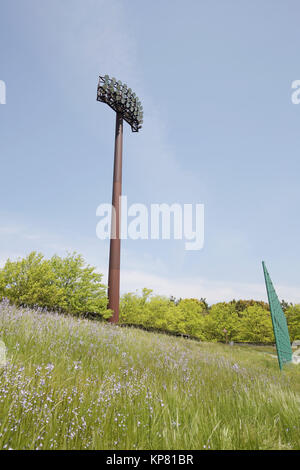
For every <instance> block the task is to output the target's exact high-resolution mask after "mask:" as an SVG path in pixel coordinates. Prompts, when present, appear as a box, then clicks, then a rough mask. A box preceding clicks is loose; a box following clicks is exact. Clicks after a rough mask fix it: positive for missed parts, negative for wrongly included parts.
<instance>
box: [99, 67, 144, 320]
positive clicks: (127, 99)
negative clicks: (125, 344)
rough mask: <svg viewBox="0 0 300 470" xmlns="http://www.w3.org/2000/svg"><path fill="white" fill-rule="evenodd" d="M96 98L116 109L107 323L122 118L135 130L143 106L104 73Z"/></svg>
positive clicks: (114, 294) (116, 266) (116, 262)
mask: <svg viewBox="0 0 300 470" xmlns="http://www.w3.org/2000/svg"><path fill="white" fill-rule="evenodd" d="M97 101H102V103H106V104H108V106H110V108H112V109H113V110H114V111H115V112H116V133H115V153H114V173H113V191H112V206H113V208H114V210H113V213H112V217H111V235H110V253H109V269H108V308H109V309H111V310H112V311H113V315H112V317H111V318H110V322H112V323H118V321H119V303H120V257H121V239H120V234H121V207H120V198H121V194H122V150H123V120H125V121H126V122H127V123H128V124H129V125H130V126H131V130H132V132H138V131H139V130H140V129H141V128H142V124H143V107H142V105H141V102H140V101H139V99H138V97H137V96H136V94H135V93H133V91H132V90H131V88H128V87H127V85H126V84H123V83H122V82H121V81H117V80H116V79H115V78H114V77H113V78H109V76H108V75H105V76H104V77H101V76H100V77H99V82H98V90H97Z"/></svg>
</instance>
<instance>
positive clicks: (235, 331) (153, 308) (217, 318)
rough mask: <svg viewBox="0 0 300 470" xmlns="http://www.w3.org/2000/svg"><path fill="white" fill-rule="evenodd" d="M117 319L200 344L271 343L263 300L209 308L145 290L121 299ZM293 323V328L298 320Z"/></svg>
mask: <svg viewBox="0 0 300 470" xmlns="http://www.w3.org/2000/svg"><path fill="white" fill-rule="evenodd" d="M299 313H300V308H299ZM295 318H298V317H297V316H295ZM120 319H121V322H122V323H125V324H134V325H140V326H142V327H144V328H148V329H158V330H162V331H167V332H171V333H175V334H182V335H188V336H191V337H194V338H198V339H200V340H203V341H210V342H214V341H220V342H229V341H235V342H253V343H273V342H274V335H273V328H272V320H271V316H270V312H269V309H268V304H266V303H265V302H262V301H254V300H239V301H235V300H233V301H231V302H227V303H226V302H220V303H217V304H215V305H212V306H211V307H210V308H208V306H207V304H206V302H205V299H201V300H198V299H180V300H179V301H178V302H174V298H170V299H167V298H165V297H161V296H153V295H152V291H150V290H148V289H144V290H143V293H142V295H141V296H139V295H138V294H132V293H130V294H125V295H124V296H123V297H122V298H121V304H120ZM294 323H295V325H296V323H297V320H295V321H294Z"/></svg>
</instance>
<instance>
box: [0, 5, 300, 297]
mask: <svg viewBox="0 0 300 470" xmlns="http://www.w3.org/2000/svg"><path fill="white" fill-rule="evenodd" d="M299 13H300V5H299V2H298V1H296V0H295V1H294V0H293V1H291V0H288V1H285V2H283V1H279V0H273V1H269V0H254V1H251V2H250V1H249V0H245V1H241V0H236V1H229V0H218V1H216V0H215V1H212V0H206V1H200V0H185V1H182V0H180V1H178V0H164V1H161V0H152V1H151V2H149V1H145V0H139V1H137V0H110V1H109V2H105V1H102V0H63V1H62V0H44V1H40V0H1V4H0V80H4V81H5V83H6V87H7V104H6V105H1V106H0V133H1V134H0V135H1V139H0V152H1V153H0V155H1V167H0V168H1V186H0V197H1V199H0V200H1V205H0V261H1V263H2V264H3V262H4V260H5V259H6V258H7V257H8V256H9V257H11V258H15V257H17V256H22V255H24V254H26V253H28V252H30V251H31V250H33V249H35V250H38V251H41V252H43V253H44V254H45V255H46V256H50V255H52V254H54V253H58V254H61V255H62V254H64V253H65V251H66V250H76V251H78V252H80V253H82V254H83V255H84V256H85V258H86V259H87V260H88V262H89V263H91V264H93V265H96V266H97V267H98V269H99V270H100V271H101V272H103V273H104V276H105V278H106V277H107V267H108V243H107V242H103V241H100V240H98V239H97V238H96V224H97V222H98V219H97V217H96V208H97V206H98V205H99V204H100V203H102V202H110V200H111V180H112V164H113V137H114V125H115V119H114V114H113V112H112V111H111V110H110V109H109V108H108V107H106V106H105V105H103V104H101V103H97V102H96V88H97V79H98V75H99V74H106V73H107V74H109V75H111V76H116V77H117V78H118V79H120V80H122V81H124V82H126V83H128V84H129V86H131V88H133V89H134V90H135V91H136V93H137V95H138V96H139V97H140V99H141V101H142V102H143V106H144V114H145V117H144V128H143V130H142V131H141V132H140V133H139V134H132V133H131V130H130V129H129V127H128V126H127V125H126V127H125V135H124V172H123V193H124V194H126V195H127V196H128V203H129V204H131V203H134V202H140V203H144V204H147V205H149V204H150V203H162V202H167V203H173V202H177V203H181V204H184V203H194V204H195V203H203V204H204V205H205V244H204V248H203V250H201V251H199V252H192V251H191V252H188V251H185V250H184V241H172V240H171V241H165V240H161V241H151V240H149V241H138V242H137V241H131V240H127V241H124V242H123V243H122V276H121V288H122V291H128V290H131V291H133V290H135V289H136V288H141V287H144V286H146V287H149V288H153V289H154V290H155V292H158V293H163V294H166V295H174V296H176V297H180V296H194V297H201V296H203V297H207V299H208V300H209V302H216V301H218V300H219V301H221V300H227V299H230V298H233V297H236V298H241V297H242V298H252V297H255V298H262V299H265V298H266V295H265V290H264V285H263V273H262V268H261V260H262V259H264V260H265V261H266V264H267V267H268V269H269V272H270V275H271V277H272V278H273V280H274V284H275V285H276V286H277V289H278V293H279V296H280V297H285V298H286V300H290V301H298V302H300V269H299V261H300V249H299V239H300V223H299V215H298V214H299V205H300V188H299V185H298V180H299V169H300V165H299V157H298V152H299V150H298V148H299V136H300V105H298V106H297V105H294V104H292V102H291V83H292V81H293V80H296V79H300V67H299V60H298V57H299V44H300V29H299Z"/></svg>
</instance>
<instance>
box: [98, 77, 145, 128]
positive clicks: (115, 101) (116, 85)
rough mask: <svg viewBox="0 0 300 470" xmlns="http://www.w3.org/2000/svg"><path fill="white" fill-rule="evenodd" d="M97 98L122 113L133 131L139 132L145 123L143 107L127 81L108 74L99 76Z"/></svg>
mask: <svg viewBox="0 0 300 470" xmlns="http://www.w3.org/2000/svg"><path fill="white" fill-rule="evenodd" d="M97 100H98V101H102V102H103V103H106V104H108V106H110V107H111V108H112V109H113V110H114V111H116V112H117V113H121V114H122V117H123V119H124V120H125V121H126V122H127V123H128V124H129V125H130V126H131V130H132V132H138V131H139V130H140V129H141V128H142V124H143V107H142V105H141V102H140V100H139V99H138V97H137V96H136V94H135V93H133V91H132V89H131V88H128V87H127V85H126V84H125V83H122V82H121V81H120V80H119V81H117V80H116V79H115V78H114V77H113V78H109V76H108V75H105V76H104V77H101V76H100V77H99V82H98V91H97Z"/></svg>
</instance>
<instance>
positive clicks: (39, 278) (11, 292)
mask: <svg viewBox="0 0 300 470" xmlns="http://www.w3.org/2000/svg"><path fill="white" fill-rule="evenodd" d="M101 281H102V274H98V273H96V272H95V268H94V267H92V266H89V265H86V264H85V262H84V260H83V257H82V256H81V255H78V254H76V253H72V254H68V255H67V256H66V257H65V258H60V257H59V256H53V257H52V258H51V259H50V260H47V259H45V258H44V257H43V255H42V254H40V253H36V252H32V253H30V254H29V255H28V256H27V257H26V258H24V259H21V260H18V261H15V262H12V261H10V260H8V261H7V262H6V264H5V266H4V268H3V269H0V296H1V297H7V298H8V299H9V300H10V301H11V302H12V303H14V304H16V305H18V306H28V307H34V306H39V307H42V308H46V309H47V310H56V311H60V312H64V313H70V314H73V315H84V314H89V313H93V314H98V315H100V316H102V317H104V318H108V317H110V316H111V312H110V311H108V310H107V297H106V290H105V286H104V285H103V284H102V282H101Z"/></svg>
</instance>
